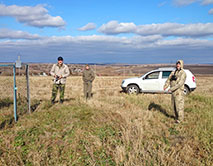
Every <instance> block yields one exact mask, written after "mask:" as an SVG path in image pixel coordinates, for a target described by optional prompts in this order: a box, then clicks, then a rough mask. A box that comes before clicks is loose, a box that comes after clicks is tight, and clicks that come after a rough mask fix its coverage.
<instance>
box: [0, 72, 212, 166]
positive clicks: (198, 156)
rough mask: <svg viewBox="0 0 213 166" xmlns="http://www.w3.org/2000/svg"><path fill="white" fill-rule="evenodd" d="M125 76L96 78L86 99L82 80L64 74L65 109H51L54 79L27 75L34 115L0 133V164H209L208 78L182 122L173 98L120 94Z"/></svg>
mask: <svg viewBox="0 0 213 166" xmlns="http://www.w3.org/2000/svg"><path fill="white" fill-rule="evenodd" d="M9 78H10V77H0V86H1V89H0V92H1V93H0V94H1V98H0V99H1V101H0V105H1V107H0V115H1V118H0V123H1V124H2V123H3V121H4V119H5V118H8V117H9V116H10V117H11V116H12V115H13V112H12V111H13V105H12V102H11V100H10V99H7V98H6V97H7V95H8V96H9V97H10V94H11V93H12V92H11V91H9V88H4V89H3V85H2V82H4V83H5V82H6V81H8V83H7V85H8V86H9V85H10V84H11V82H10V81H11V80H9ZM125 78H128V77H127V76H126V77H125ZM17 79H19V78H17ZM123 79H124V77H123V76H122V77H121V76H114V77H109V76H108V77H96V79H95V81H94V84H93V92H94V95H93V98H92V99H91V100H89V101H86V100H85V99H84V98H83V89H82V88H83V86H82V79H81V77H77V76H76V77H69V78H68V80H67V85H66V92H65V98H66V100H65V102H64V104H59V103H56V104H54V105H51V104H50V102H49V99H50V97H51V88H52V78H51V77H31V78H30V87H31V88H30V90H31V100H32V105H36V107H35V110H34V112H32V113H31V114H28V113H26V114H24V115H22V116H20V118H19V121H18V122H17V123H14V122H8V123H7V124H6V125H5V123H4V127H2V128H1V129H0V165H8V166H13V165H14V166H15V165H27V166H30V165H33V166H34V165H35V166H40V165H57V166H58V165H61V166H62V165H63V166H64V165H73V166H84V165H91V166H111V165H112V166H115V165H116V166H143V165H144V166H152V165H153V166H156V165H160V166H171V165H172V166H198V165H199V166H211V165H212V163H213V84H212V82H213V77H197V80H196V81H197V89H196V90H195V91H194V92H193V93H192V94H190V95H189V96H186V97H185V121H184V122H183V123H181V124H175V123H174V118H173V115H174V113H173V111H172V109H171V101H170V95H168V94H139V95H127V94H124V93H120V90H121V89H120V84H121V81H122V80H123ZM2 94H4V95H5V96H3V95H2ZM5 98H6V99H5ZM57 99H58V98H57ZM20 107H21V105H20ZM2 126H3V125H2Z"/></svg>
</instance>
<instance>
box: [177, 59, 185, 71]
mask: <svg viewBox="0 0 213 166" xmlns="http://www.w3.org/2000/svg"><path fill="white" fill-rule="evenodd" d="M176 69H177V70H180V69H183V61H182V60H178V61H177V62H176Z"/></svg>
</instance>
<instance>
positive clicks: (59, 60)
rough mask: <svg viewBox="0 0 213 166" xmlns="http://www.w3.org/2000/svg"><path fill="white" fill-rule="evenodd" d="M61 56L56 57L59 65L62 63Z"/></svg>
mask: <svg viewBox="0 0 213 166" xmlns="http://www.w3.org/2000/svg"><path fill="white" fill-rule="evenodd" d="M63 60H64V59H63V58H62V57H61V56H60V57H58V64H59V65H62V64H63Z"/></svg>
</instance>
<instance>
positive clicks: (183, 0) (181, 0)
mask: <svg viewBox="0 0 213 166" xmlns="http://www.w3.org/2000/svg"><path fill="white" fill-rule="evenodd" d="M173 2H174V4H175V5H177V6H187V5H190V4H192V3H195V2H199V3H201V5H210V4H213V0H173Z"/></svg>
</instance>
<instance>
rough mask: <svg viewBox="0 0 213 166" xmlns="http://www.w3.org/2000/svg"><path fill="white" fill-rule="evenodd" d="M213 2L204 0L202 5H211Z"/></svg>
mask: <svg viewBox="0 0 213 166" xmlns="http://www.w3.org/2000/svg"><path fill="white" fill-rule="evenodd" d="M210 4H213V0H203V1H202V5H210Z"/></svg>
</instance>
